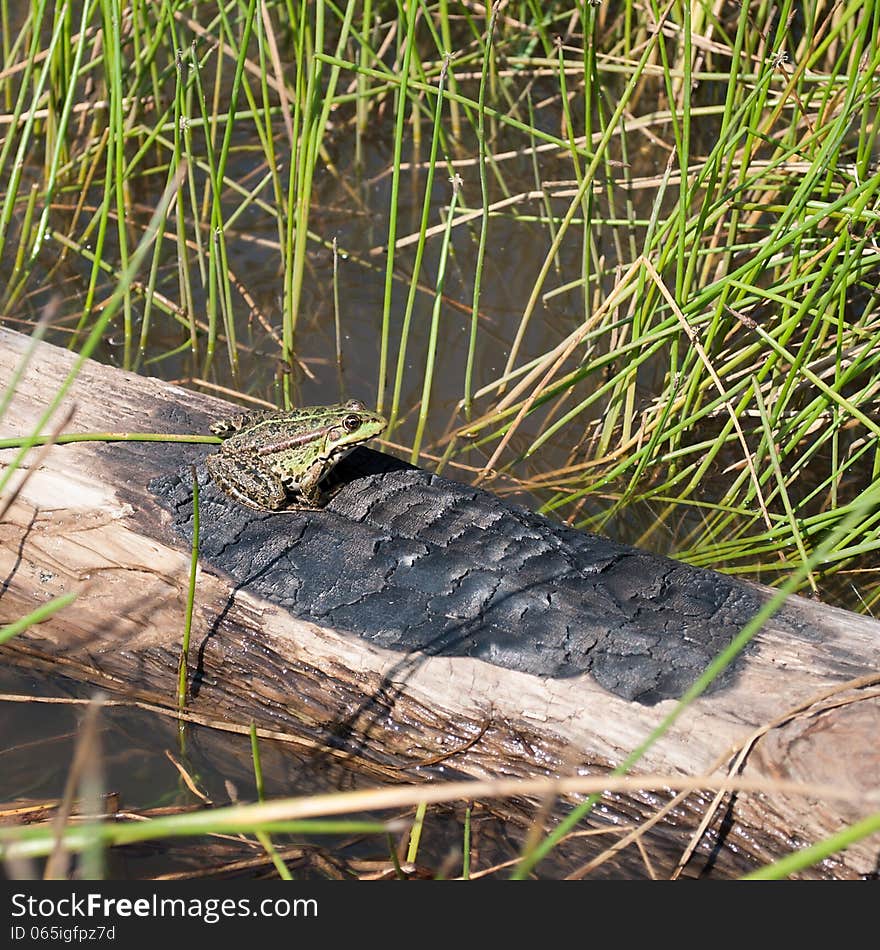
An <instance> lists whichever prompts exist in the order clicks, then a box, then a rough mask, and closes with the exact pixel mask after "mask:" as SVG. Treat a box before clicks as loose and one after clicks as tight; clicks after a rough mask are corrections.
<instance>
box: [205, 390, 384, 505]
mask: <svg viewBox="0 0 880 950" xmlns="http://www.w3.org/2000/svg"><path fill="white" fill-rule="evenodd" d="M387 424H388V423H387V421H386V420H385V418H384V417H383V416H381V415H380V414H379V413H378V412H374V411H372V410H370V409H368V408H367V407H366V405H365V404H364V403H363V402H361V401H360V400H359V399H349V400H348V402H344V403H339V404H337V405H332V406H304V407H302V408H299V409H289V410H273V409H270V410H261V411H255V412H248V413H244V414H242V415H239V416H231V417H229V418H225V419H218V420H217V421H216V422H214V423H213V424H212V425H211V427H210V431H211V432H212V433H213V434H214V435H217V436H220V438H221V439H223V442H221V444H220V448H219V449H218V450H217V452H215V453H214V454H213V455H209V456H208V457H207V458H206V459H205V464H206V466H207V468H208V472H209V474H210V476H211V478H212V479H213V481H214V483H215V484H216V485H217V486H218V488H220V489H222V491H223V492H225V493H226V494H227V495H228V496H229V497H230V498H232V499H233V500H234V501H236V502H238V503H239V504H241V505H245V506H246V507H248V508H253V509H256V510H258V511H280V510H282V509H286V508H293V509H317V508H321V507H323V504H322V501H323V500H324V491H323V489H322V485H321V483H322V481H323V480H324V478H325V477H326V476H327V474H328V473H329V472H330V471H331V470H332V469H333V467H334V466H335V465H336V463H337V462H339V461H340V460H341V459H342V458H344V457H345V456H346V455H347V454H348V453H349V452H350V451H351V450H352V449H353V448H355V446H358V445H361V444H362V443H364V442H366V441H368V440H369V439H372V438H373V437H374V436H377V435H379V434H380V433H381V432H383V431H384V429H385V427H386V425H387Z"/></svg>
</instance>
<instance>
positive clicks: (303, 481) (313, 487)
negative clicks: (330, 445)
mask: <svg viewBox="0 0 880 950" xmlns="http://www.w3.org/2000/svg"><path fill="white" fill-rule="evenodd" d="M326 470H327V465H326V463H325V462H323V461H321V462H315V464H314V465H310V466H309V468H308V469H306V473H305V475H303V476H302V478H300V479H297V481H296V484H295V490H296V491H297V493H298V494H299V495H300V497H301V498H302V500H303V502H304V503H305V504H303V505H300V504H299V503H298V502H297V507H299V508H304V507H308V508H320V507H321V488H320V482H321V478H322V476H323V475H324V473H325V472H326ZM287 487H288V491H290V490H291V489H292V488H293V486H292V485H288V486H287Z"/></svg>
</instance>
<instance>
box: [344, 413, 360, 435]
mask: <svg viewBox="0 0 880 950" xmlns="http://www.w3.org/2000/svg"><path fill="white" fill-rule="evenodd" d="M360 424H361V417H360V416H355V415H350V416H346V417H345V418H344V419H343V420H342V426H343V428H344V429H345V431H346V432H355V431H356V430H357V428H358V427H359V426H360Z"/></svg>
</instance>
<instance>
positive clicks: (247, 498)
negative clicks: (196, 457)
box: [205, 451, 288, 511]
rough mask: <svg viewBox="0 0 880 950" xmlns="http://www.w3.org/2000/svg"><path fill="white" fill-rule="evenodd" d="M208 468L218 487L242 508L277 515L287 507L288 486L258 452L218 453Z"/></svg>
mask: <svg viewBox="0 0 880 950" xmlns="http://www.w3.org/2000/svg"><path fill="white" fill-rule="evenodd" d="M205 465H206V466H207V468H208V472H209V474H210V475H211V478H212V479H213V480H214V483H215V484H216V485H217V487H218V488H220V489H222V490H223V491H224V492H226V494H227V495H229V497H230V498H232V499H234V500H235V501H237V502H238V503H239V504H240V505H245V506H247V507H248V508H255V509H256V510H257V511H277V510H278V509H279V508H283V507H284V506H285V505H286V504H287V501H288V496H287V491H286V489H285V487H284V484H283V483H282V481H281V479H280V478H279V477H278V476H277V475H276V474H275V472H273V471H272V468H271V467H270V466H269V465H267V464H266V463H265V461H264V460H263V459H262V458H260V456H259V455H257V453H256V452H236V453H235V454H232V453H229V452H222V451H221V452H215V453H214V455H209V456H208V457H207V458H206V459H205Z"/></svg>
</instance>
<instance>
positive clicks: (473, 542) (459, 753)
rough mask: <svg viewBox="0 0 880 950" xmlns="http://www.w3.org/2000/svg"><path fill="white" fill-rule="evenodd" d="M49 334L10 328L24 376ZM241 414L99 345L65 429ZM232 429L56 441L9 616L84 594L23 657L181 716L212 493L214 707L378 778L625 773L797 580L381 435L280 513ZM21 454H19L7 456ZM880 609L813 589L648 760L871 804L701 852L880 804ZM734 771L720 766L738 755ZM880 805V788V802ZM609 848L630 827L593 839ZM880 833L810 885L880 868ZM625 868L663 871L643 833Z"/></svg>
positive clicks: (722, 837)
mask: <svg viewBox="0 0 880 950" xmlns="http://www.w3.org/2000/svg"><path fill="white" fill-rule="evenodd" d="M28 345H29V341H28V340H27V338H25V337H22V336H20V335H18V334H16V333H13V332H11V331H5V330H4V331H0V383H2V384H3V385H4V387H8V386H10V385H11V384H12V381H13V379H14V374H16V372H17V370H18V369H19V368H20V367H21V366H22V365H23V360H24V355H25V353H26V351H27V348H28ZM74 360H75V357H74V356H73V355H72V354H70V353H69V352H67V351H65V350H62V349H59V348H57V347H54V346H51V345H48V344H39V345H38V346H37V347H36V348H35V350H34V351H33V353H32V355H31V357H30V359H29V361H28V362H27V365H26V366H25V367H24V370H23V372H22V373H21V376H20V378H18V379H17V382H16V383H15V387H16V388H15V394H14V397H13V399H12V402H11V404H10V406H9V409H8V410H7V412H6V415H5V416H4V417H3V419H2V435H3V436H4V437H15V436H24V435H27V434H29V433H31V432H32V431H34V427H35V426H36V424H37V422H38V420H39V419H40V417H41V416H42V414H43V413H44V411H45V410H46V408H47V406H48V405H49V404H50V402H51V401H52V399H53V397H54V395H55V393H56V392H57V391H58V389H59V387H60V385H61V384H62V382H63V381H64V380H65V378H66V377H67V375H68V373H69V372H70V371H71V368H72V366H73V364H74ZM229 409H230V407H229V405H228V404H227V403H225V402H222V401H220V400H217V399H214V398H212V397H209V396H205V395H201V394H197V393H193V392H189V391H184V390H182V389H180V388H177V387H175V386H172V385H168V384H166V383H163V382H160V381H159V380H156V379H151V378H145V377H141V376H136V375H134V374H130V373H125V372H122V371H119V370H116V369H113V368H108V367H105V366H102V365H99V364H96V363H93V362H91V361H86V362H85V363H84V364H83V366H82V367H81V370H80V372H79V374H78V376H77V377H76V379H75V381H74V382H73V384H72V385H71V387H70V389H69V391H68V393H67V395H66V396H65V398H64V400H63V401H62V404H61V406H60V407H59V410H58V413H56V418H61V417H62V416H63V413H64V412H65V411H70V410H73V415H72V418H71V419H69V420H68V421H66V422H65V426H64V431H66V432H116V433H120V432H132V433H206V432H207V429H208V424H209V422H210V420H212V419H214V418H217V417H219V416H222V415H226V414H228V413H229ZM209 451H213V447H212V446H210V445H208V446H206V445H193V444H183V443H171V442H143V441H129V442H113V443H101V442H76V443H72V444H64V445H54V446H52V447H50V448H49V449H48V450H47V451H46V452H45V454H43V455H42V456H39V457H38V456H37V455H36V452H37V450H36V449H35V450H32V452H31V454H29V455H28V456H27V458H26V459H25V462H24V465H23V466H22V469H21V471H20V472H18V473H16V475H15V476H14V477H13V480H12V484H11V486H10V488H9V489H8V490H7V492H6V494H7V496H9V495H10V492H11V491H13V490H14V489H15V485H16V483H17V482H18V483H19V484H21V483H22V478H23V476H25V475H27V478H26V479H25V480H24V482H23V484H22V487H21V490H20V491H19V493H18V495H17V496H16V497H15V500H14V502H13V503H12V505H11V507H10V508H9V511H8V512H7V515H6V518H5V519H4V523H3V524H2V525H0V531H2V539H0V571H2V576H3V577H4V578H5V582H4V590H3V596H2V598H0V622H2V623H9V622H11V621H13V620H15V619H17V618H18V617H20V616H23V615H24V614H26V613H28V612H29V611H31V610H33V609H34V607H35V606H36V605H38V604H39V603H43V602H45V601H48V600H50V599H51V598H53V597H56V596H59V595H61V594H64V593H68V592H72V591H75V592H76V593H77V594H78V596H77V599H76V600H75V602H74V603H73V604H71V605H70V606H68V607H66V608H65V609H64V610H62V611H59V612H58V613H57V614H55V615H53V616H52V617H51V618H49V619H48V620H47V621H45V622H43V623H41V624H39V625H38V626H34V627H32V628H31V629H30V630H28V631H27V632H26V633H25V634H23V635H22V636H20V637H18V638H16V639H15V640H14V641H12V642H11V644H10V645H9V646H8V647H6V648H4V651H3V652H4V656H5V657H6V658H7V659H8V660H9V659H12V660H14V661H16V662H41V663H47V662H48V663H53V664H64V670H65V672H66V673H67V674H68V675H77V676H80V677H81V678H83V679H84V680H88V681H94V682H100V683H102V684H103V685H105V686H108V687H109V688H111V689H113V690H115V691H117V692H120V693H125V694H127V695H131V696H137V697H138V698H141V699H147V700H149V701H151V702H154V703H159V704H164V705H165V706H171V707H173V706H174V703H175V699H174V696H175V688H176V678H177V668H178V661H179V656H180V642H181V631H182V628H183V618H184V615H185V603H186V592H187V585H188V577H189V565H190V556H191V545H192V527H193V518H192V496H193V472H195V477H196V478H197V479H198V483H199V499H200V501H199V512H200V522H201V528H200V531H199V538H198V545H199V559H200V565H201V569H200V573H199V576H198V581H197V588H196V610H195V615H194V634H193V637H194V646H193V647H192V648H191V655H190V660H189V663H190V670H191V673H192V675H191V681H190V684H189V685H190V694H189V704H188V707H187V708H188V710H190V711H191V712H192V713H194V714H198V715H199V716H203V717H208V718H211V719H214V720H216V721H224V722H228V723H231V724H238V725H247V724H248V723H250V722H251V721H255V722H256V723H257V724H258V725H259V726H261V727H263V728H265V729H268V730H272V731H274V732H285V733H287V734H290V735H295V736H298V737H299V738H300V739H301V740H302V741H303V742H308V743H312V744H314V745H315V747H317V748H320V749H324V750H327V749H331V750H333V754H334V756H336V757H338V756H339V755H346V756H348V757H349V758H350V761H351V762H352V763H353V765H358V766H359V767H360V766H362V767H369V768H370V769H372V770H374V771H375V772H376V773H377V774H383V773H384V774H385V775H387V776H388V777H391V776H393V777H394V780H395V781H399V780H400V779H401V778H402V777H404V778H407V777H408V778H413V777H416V776H421V777H424V775H425V773H426V772H427V773H432V774H434V775H436V774H438V770H439V774H444V775H449V774H451V775H454V776H458V777H461V776H465V777H467V776H470V777H485V776H504V777H523V778H525V777H535V776H541V775H545V776H559V775H572V774H600V775H601V774H605V773H607V772H608V771H609V770H610V769H612V768H613V767H615V766H616V765H618V764H619V763H620V762H621V761H622V760H624V759H625V758H626V756H627V755H628V754H629V752H630V751H631V750H632V749H633V748H635V747H637V746H638V745H640V744H641V743H642V742H643V741H644V739H645V737H646V736H647V735H648V734H649V733H650V732H651V730H652V729H654V728H655V727H656V726H657V725H658V723H660V722H661V721H662V720H663V719H664V717H665V716H667V715H668V713H669V711H670V710H671V709H672V708H673V707H674V705H675V700H676V698H677V697H679V696H680V695H681V694H682V693H683V692H684V691H685V690H686V689H687V687H688V686H689V685H690V684H691V683H692V682H693V681H694V680H695V679H696V677H697V676H698V675H699V674H700V672H701V671H702V670H703V669H704V668H705V666H706V665H707V664H708V663H709V662H710V661H711V660H712V658H713V657H714V656H715V655H716V654H717V653H718V652H719V651H720V650H721V649H723V648H724V647H725V646H727V644H728V643H730V641H731V640H732V639H733V637H735V636H736V634H737V633H738V632H739V631H740V629H741V628H742V627H743V626H744V625H745V624H746V623H747V622H748V621H749V619H750V618H751V617H753V616H754V615H755V614H756V613H757V611H758V610H760V609H761V607H762V605H763V604H764V603H766V601H767V599H768V598H769V597H770V593H771V592H770V591H768V590H767V589H766V588H763V587H760V586H758V585H755V584H751V583H748V582H744V581H739V580H734V579H731V578H727V577H724V576H722V575H720V574H717V573H714V572H711V571H703V570H697V569H694V568H690V567H688V566H686V565H683V564H679V563H677V562H675V561H672V560H668V559H666V558H661V557H657V556H655V555H652V554H649V553H647V552H644V551H639V550H636V549H634V548H630V547H627V546H625V545H620V544H617V543H615V542H613V541H610V540H608V539H604V538H599V537H596V536H594V535H589V534H585V533H582V532H576V531H573V530H571V529H568V528H565V527H563V526H560V525H556V524H553V523H552V522H550V521H549V520H547V519H545V518H542V517H540V516H538V515H535V514H534V513H532V512H529V511H527V510H525V509H523V508H519V507H517V506H514V505H509V504H507V503H506V502H504V501H503V500H501V499H499V498H497V497H495V496H493V495H491V494H490V493H487V492H484V491H481V490H479V489H475V488H470V487H468V486H465V485H461V484H458V483H456V482H453V481H450V480H447V479H445V478H440V477H437V476H434V475H431V474H430V473H428V472H426V471H424V470H421V469H416V468H413V467H411V466H408V465H406V464H404V463H401V462H399V461H397V460H396V459H394V458H392V457H391V456H388V455H385V454H382V453H379V452H374V451H370V450H367V449H358V450H357V451H356V452H355V453H353V454H352V455H351V456H349V458H348V459H347V460H346V461H345V462H343V463H342V464H341V465H340V466H338V469H337V475H338V480H339V482H340V483H341V487H340V488H339V490H338V492H337V493H336V494H335V495H334V496H333V498H332V500H331V501H330V502H329V503H328V505H327V506H326V508H324V509H322V510H320V511H285V512H280V513H273V514H269V513H266V514H263V513H260V512H255V511H251V510H248V509H245V508H242V507H240V506H238V505H236V504H235V503H234V502H232V501H230V500H229V499H227V498H226V496H225V495H223V494H222V493H220V492H219V491H217V489H216V488H215V487H214V486H213V485H212V484H211V483H210V481H209V480H208V479H207V476H206V474H205V469H204V465H203V464H202V460H203V459H204V457H205V455H206V454H207V453H208V452H209ZM13 454H14V450H11V449H7V450H4V451H3V452H0V462H2V464H3V465H8V464H9V462H10V460H11V459H12V457H13ZM878 644H880V624H878V623H876V622H875V621H873V620H871V619H869V618H866V617H861V616H858V615H856V614H852V613H849V612H847V611H844V610H840V609H836V608H833V607H829V606H827V605H823V604H821V603H818V602H813V601H809V600H806V599H803V598H799V597H792V598H790V599H789V601H788V602H787V603H786V604H785V605H784V607H783V608H782V609H781V610H779V611H778V612H777V613H776V614H775V615H774V616H773V617H772V618H771V619H770V620H768V621H767V622H766V623H765V624H764V625H763V627H762V629H761V631H760V633H759V634H758V635H757V636H756V637H755V638H754V639H753V640H752V641H751V643H750V644H749V645H748V647H747V648H746V650H745V651H744V652H743V653H742V654H741V655H740V656H739V657H738V659H737V660H736V661H735V662H734V663H733V664H732V665H731V666H730V667H728V668H727V670H726V671H725V672H724V674H723V675H722V676H721V677H719V679H718V680H716V681H715V682H714V683H713V684H712V686H711V687H710V688H709V690H707V692H706V693H704V694H703V695H702V696H701V697H700V698H699V699H697V700H696V701H695V702H693V703H692V704H691V705H690V707H689V708H688V709H687V710H686V712H684V713H683V715H682V716H681V717H680V718H679V719H678V720H677V721H676V722H675V723H674V724H673V726H672V727H671V728H670V729H669V730H668V731H667V732H666V733H665V735H664V736H663V737H662V738H661V739H660V740H659V741H658V742H656V743H655V744H654V745H652V746H651V747H650V748H649V749H648V751H647V752H646V754H645V755H644V756H643V758H642V759H641V760H640V761H639V763H638V765H637V767H636V769H635V772H636V774H639V773H642V774H646V773H660V774H664V775H668V776H670V784H671V785H672V784H674V778H675V776H680V775H687V776H699V775H703V774H709V773H712V774H713V775H714V777H715V779H716V781H717V780H718V778H719V776H722V775H724V774H726V771H725V770H726V769H727V768H728V767H729V766H731V765H732V763H734V759H735V757H736V753H737V752H738V750H740V749H742V750H744V752H743V756H742V762H738V761H737V762H736V763H735V770H736V774H741V775H743V776H745V777H750V778H753V779H754V778H756V777H761V776H763V777H768V776H769V777H775V778H780V779H789V780H796V781H799V782H803V783H805V784H807V785H815V786H824V787H827V786H829V785H831V786H834V787H835V788H836V789H838V790H839V791H840V792H844V793H845V792H850V793H851V796H852V797H851V798H850V799H846V800H844V799H841V798H834V799H821V800H816V799H815V798H809V797H806V796H803V795H799V794H794V793H792V792H791V791H790V790H789V791H788V792H787V793H785V794H783V793H781V792H774V793H773V794H768V795H758V794H737V795H734V796H732V797H731V796H728V797H727V798H726V799H725V800H724V803H723V808H721V809H719V810H716V811H714V812H713V813H712V819H711V821H710V824H709V827H708V828H707V829H706V830H705V831H704V832H703V834H702V836H701V837H700V843H699V846H698V848H697V851H696V856H695V861H696V867H697V868H700V867H705V866H706V865H707V863H711V868H712V873H713V874H715V875H716V876H731V875H734V874H738V873H741V872H743V871H745V870H748V869H750V868H752V867H754V866H756V865H757V864H759V863H764V862H766V861H768V860H772V859H774V858H776V857H779V856H781V855H782V854H785V853H787V852H788V851H789V850H791V849H793V848H796V847H798V846H802V845H803V844H805V843H811V842H813V841H816V840H819V839H821V838H822V837H825V836H827V835H829V834H831V833H834V832H836V831H839V830H840V829H841V827H843V826H844V825H846V824H848V823H850V822H852V821H854V820H857V819H858V818H861V817H863V816H864V815H865V814H866V813H867V812H869V811H871V810H872V808H871V806H870V804H866V799H867V796H868V795H869V794H871V793H873V792H874V790H875V789H876V788H877V786H878V779H880V754H878V743H877V735H878V734H880V694H878V690H877V688H876V687H877V679H878V678H877V677H876V673H877V664H876V656H877V647H878ZM718 769H721V771H720V772H719V771H716V770H718ZM670 798H671V794H667V795H661V794H658V793H656V791H652V790H645V791H641V792H639V791H635V792H628V793H626V794H623V793H615V794H614V795H608V796H606V797H605V798H603V801H602V807H601V809H597V810H596V811H595V812H594V813H593V814H592V816H591V818H590V823H591V824H593V825H598V826H600V827H601V826H603V825H606V826H612V825H613V824H614V823H620V822H626V823H627V824H630V823H632V822H636V823H638V822H642V821H645V820H647V819H650V818H651V816H652V815H654V814H655V813H656V812H657V811H658V809H659V808H660V807H661V806H662V805H663V804H664V803H665V802H668V801H669V800H670ZM710 799H711V796H710V795H709V794H708V793H692V794H690V795H687V796H686V797H683V798H682V800H681V801H677V802H676V804H675V807H674V808H673V809H671V810H670V811H669V813H668V814H665V815H664V816H663V818H662V820H660V821H658V822H657V823H656V825H655V826H654V827H653V828H652V829H651V830H650V832H649V833H648V838H647V842H648V845H649V847H650V846H651V845H652V844H653V846H654V847H655V848H656V849H657V853H658V854H659V855H660V858H659V860H658V862H657V866H658V868H659V870H660V872H661V873H666V872H668V870H669V869H670V868H671V867H672V866H673V863H674V856H675V854H676V853H677V852H679V851H680V850H681V849H682V848H683V847H684V845H685V844H686V842H687V841H688V839H689V837H690V835H691V833H692V831H693V829H694V828H695V827H696V825H697V823H698V822H699V821H700V819H701V817H702V816H703V815H704V814H705V813H706V810H707V807H708V803H709V801H710ZM874 808H876V805H875V806H874ZM580 841H581V842H582V843H583V855H584V861H585V862H587V861H589V860H590V859H591V858H592V857H594V856H595V855H596V854H598V853H599V852H601V851H603V850H604V849H605V847H607V845H608V838H607V837H605V836H603V837H602V838H600V839H596V838H592V839H591V838H583V839H580ZM877 846H878V841H877V837H876V836H875V837H874V838H871V839H866V840H864V841H862V842H860V843H859V844H857V845H856V846H853V847H851V848H850V849H848V850H847V851H845V852H842V853H840V854H838V855H836V856H835V857H834V858H833V859H829V860H827V861H826V862H824V863H823V864H822V865H820V866H817V867H814V868H812V869H811V870H810V871H809V872H805V875H804V876H817V877H854V876H859V875H864V874H867V873H871V872H873V871H874V870H875V869H876V865H877ZM613 867H614V871H615V873H616V874H618V875H630V876H634V875H644V873H645V870H644V865H643V863H642V859H641V857H640V856H639V854H638V852H637V850H636V849H634V848H629V849H624V850H621V851H620V852H619V853H618V854H617V855H615V857H614V865H613Z"/></svg>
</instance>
